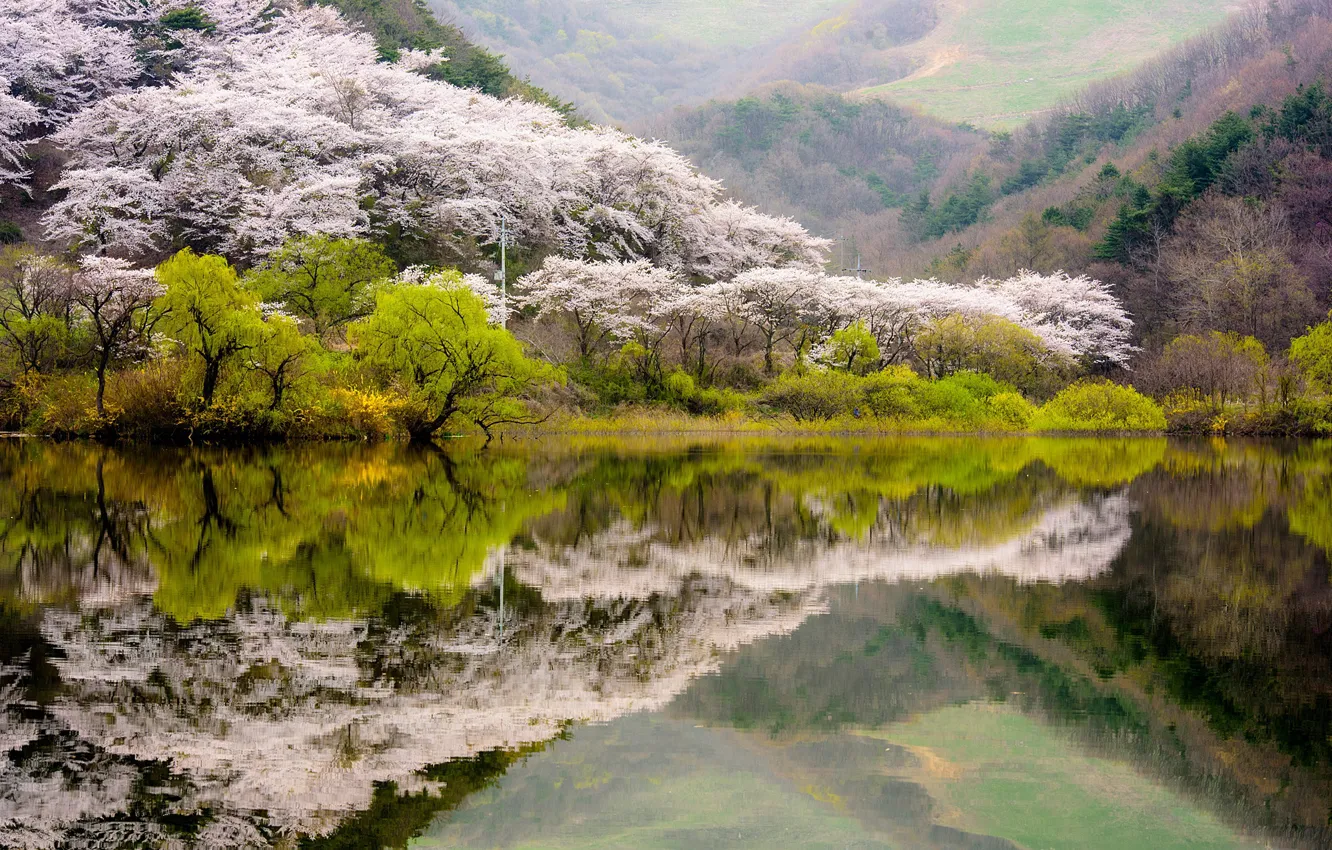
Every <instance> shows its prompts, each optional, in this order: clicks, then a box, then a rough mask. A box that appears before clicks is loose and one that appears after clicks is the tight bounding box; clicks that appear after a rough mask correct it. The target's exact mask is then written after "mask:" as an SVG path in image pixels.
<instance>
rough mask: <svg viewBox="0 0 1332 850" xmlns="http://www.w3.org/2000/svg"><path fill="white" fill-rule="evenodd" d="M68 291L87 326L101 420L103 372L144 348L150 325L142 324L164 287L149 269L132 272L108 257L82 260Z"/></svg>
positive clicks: (103, 387) (104, 374)
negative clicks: (86, 319) (91, 337)
mask: <svg viewBox="0 0 1332 850" xmlns="http://www.w3.org/2000/svg"><path fill="white" fill-rule="evenodd" d="M70 292H71V299H72V300H73V302H74V303H75V304H76V305H78V307H79V308H81V309H82V311H83V312H84V313H85V314H86V315H87V318H88V324H89V325H90V326H91V330H92V335H93V341H94V345H93V362H94V366H95V368H96V370H97V415H98V416H99V417H100V416H104V415H105V414H106V401H105V400H106V374H107V370H108V369H109V368H110V366H111V364H112V362H114V361H115V360H117V359H121V358H124V357H127V356H131V355H133V354H136V353H141V352H143V351H144V350H146V348H147V344H148V342H149V337H150V336H151V327H150V325H149V324H148V323H147V322H146V321H144V320H145V318H146V316H147V313H148V310H149V308H150V307H152V305H153V300H154V299H156V298H158V297H159V296H160V295H161V294H162V292H163V289H162V286H161V285H160V284H159V283H158V282H157V278H156V276H155V275H154V274H153V271H152V269H135V268H133V267H132V266H131V264H130V263H129V262H128V261H126V260H120V259H115V258H111V257H85V258H84V259H83V262H82V264H81V267H80V269H79V271H78V272H77V273H76V274H75V275H74V276H73V278H72V282H71V286H70Z"/></svg>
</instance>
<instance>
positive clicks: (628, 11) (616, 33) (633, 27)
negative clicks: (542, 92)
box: [432, 0, 1242, 127]
mask: <svg viewBox="0 0 1332 850" xmlns="http://www.w3.org/2000/svg"><path fill="white" fill-rule="evenodd" d="M432 3H433V8H435V9H436V10H437V11H439V12H441V13H442V14H443V16H444V17H446V18H447V19H450V20H453V21H455V22H456V23H457V24H458V25H459V26H461V27H462V28H463V29H464V30H465V31H466V32H467V33H468V34H469V35H470V36H472V37H473V38H475V39H477V40H479V41H480V42H481V43H482V44H485V45H486V46H487V47H489V48H490V49H492V50H495V51H496V52H499V53H502V54H504V55H505V56H506V58H507V59H508V60H509V61H510V62H512V63H513V65H514V67H515V68H517V69H518V70H519V71H520V72H521V73H523V74H527V75H530V76H531V77H532V78H533V79H537V80H540V81H541V82H542V84H543V85H545V86H547V87H548V88H549V89H550V90H551V91H554V92H555V93H557V94H558V95H560V96H561V97H564V98H567V99H570V100H573V101H575V102H576V103H578V104H579V106H580V107H582V108H584V109H585V110H586V112H587V114H588V115H589V116H591V117H593V118H595V119H596V120H603V121H617V122H632V121H637V120H645V119H651V118H652V117H654V116H656V115H659V114H660V113H662V112H664V111H666V110H669V109H670V108H672V107H675V106H678V105H682V104H689V103H697V102H701V101H703V100H706V99H708V98H715V97H722V98H725V97H736V96H740V95H744V94H748V93H749V92H751V91H752V90H753V89H755V88H758V87H761V86H764V85H766V84H769V83H774V82H780V81H789V82H796V83H814V84H819V85H824V86H829V87H831V88H834V89H836V90H838V91H843V92H857V93H864V94H871V95H876V94H884V93H887V94H890V95H892V97H893V99H894V100H895V101H899V102H903V103H909V104H912V105H916V106H918V107H919V108H921V109H922V110H924V111H926V112H928V113H931V114H935V115H938V116H941V117H943V118H946V119H948V120H952V121H964V120H965V121H971V122H972V123H975V124H978V125H982V126H987V127H997V126H1014V125H1016V124H1017V123H1020V121H1021V120H1022V119H1023V117H1025V116H1028V115H1031V114H1035V113H1039V112H1042V111H1044V110H1047V109H1049V108H1051V107H1053V106H1054V105H1055V104H1056V103H1057V102H1058V101H1059V99H1060V98H1061V97H1063V96H1065V95H1067V94H1069V93H1071V92H1073V91H1075V90H1077V89H1078V88H1079V87H1080V86H1082V85H1085V84H1086V83H1088V82H1091V81H1094V80H1097V79H1103V78H1105V77H1107V76H1111V75H1114V74H1116V73H1120V72H1123V71H1126V70H1128V69H1130V68H1132V67H1134V66H1135V65H1137V64H1139V63H1140V62H1142V61H1144V60H1146V59H1148V58H1151V57H1152V56H1154V55H1156V54H1158V53H1159V52H1161V51H1162V50H1164V49H1167V48H1168V47H1170V46H1171V45H1173V44H1176V43H1178V42H1179V41H1181V40H1183V39H1185V38H1187V37H1189V36H1191V35H1194V34H1196V33H1198V32H1200V31H1201V30H1203V29H1205V28H1206V27H1207V26H1209V25H1211V24H1215V23H1218V22H1220V21H1221V20H1222V19H1223V18H1224V17H1225V15H1226V14H1227V13H1228V12H1230V11H1233V10H1235V9H1237V8H1239V7H1240V6H1241V5H1242V4H1241V3H1240V2H1238V0H1167V2H1165V3H1150V2H1147V0H1121V2H1116V3H1111V4H1106V3H1098V2H1093V0H1073V2H1065V3H1052V2H1048V0H1041V2H1034V3H1033V2H1031V0H800V2H792V3H777V2H771V0H732V2H726V3H706V2H700V0H633V1H632V2H631V0H587V1H586V2H575V0H550V2H542V3H530V2H524V0H432Z"/></svg>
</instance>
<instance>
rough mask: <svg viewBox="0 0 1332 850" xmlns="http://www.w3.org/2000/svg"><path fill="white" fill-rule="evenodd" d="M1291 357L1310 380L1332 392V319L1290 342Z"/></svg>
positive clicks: (1324, 390)
mask: <svg viewBox="0 0 1332 850" xmlns="http://www.w3.org/2000/svg"><path fill="white" fill-rule="evenodd" d="M1290 359H1291V360H1294V361H1295V363H1296V364H1297V365H1298V366H1299V367H1300V371H1301V372H1303V373H1304V375H1305V377H1307V378H1308V379H1309V380H1310V381H1312V382H1314V383H1315V384H1317V385H1318V386H1319V387H1321V388H1322V390H1323V392H1326V393H1332V321H1327V322H1323V323H1322V324H1321V325H1318V326H1316V327H1312V328H1310V329H1309V332H1308V333H1306V334H1305V335H1304V336H1301V337H1296V338H1295V339H1293V340H1291V342H1290Z"/></svg>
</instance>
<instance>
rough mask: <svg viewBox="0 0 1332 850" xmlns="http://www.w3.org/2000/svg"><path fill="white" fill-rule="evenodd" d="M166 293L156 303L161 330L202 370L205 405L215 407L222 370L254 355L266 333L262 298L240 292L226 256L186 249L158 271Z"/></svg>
mask: <svg viewBox="0 0 1332 850" xmlns="http://www.w3.org/2000/svg"><path fill="white" fill-rule="evenodd" d="M157 279H158V282H159V283H161V284H162V286H163V287H165V289H166V291H165V293H164V294H163V295H162V297H161V298H158V299H157V301H156V303H155V304H154V307H155V309H156V310H157V311H158V313H159V314H160V316H161V318H160V319H159V321H158V325H157V328H158V330H160V331H161V332H162V333H163V334H165V335H166V337H167V338H168V339H171V340H174V341H175V343H176V344H177V346H179V347H180V349H181V350H182V351H183V352H184V354H185V355H186V356H187V357H188V358H189V359H191V360H197V361H198V362H199V364H200V365H201V366H202V368H203V391H202V393H201V397H202V399H203V403H204V406H205V407H206V406H208V405H210V404H212V403H213V395H214V394H215V393H216V391H217V382H218V379H219V378H220V377H221V375H222V369H223V367H224V366H227V365H228V364H230V363H231V362H232V361H234V360H236V359H237V358H238V357H239V356H240V355H241V354H243V353H244V352H247V351H249V350H250V349H251V348H252V347H253V346H254V344H255V342H256V341H257V340H258V339H259V337H260V336H261V334H262V331H263V328H264V320H263V314H262V313H260V311H259V303H258V299H257V298H255V296H254V295H252V294H250V293H249V292H247V291H246V290H245V289H244V288H242V287H241V285H240V283H239V281H237V279H236V271H235V269H233V268H232V267H231V266H230V265H228V264H227V261H226V260H225V259H223V258H222V257H218V256H215V255H211V254H205V255H203V256H199V255H198V254H196V253H194V252H193V251H191V250H190V249H189V248H186V249H184V250H183V251H181V252H180V253H178V254H176V255H175V256H173V257H172V258H171V259H169V260H167V261H166V262H164V263H162V265H160V266H158V267H157Z"/></svg>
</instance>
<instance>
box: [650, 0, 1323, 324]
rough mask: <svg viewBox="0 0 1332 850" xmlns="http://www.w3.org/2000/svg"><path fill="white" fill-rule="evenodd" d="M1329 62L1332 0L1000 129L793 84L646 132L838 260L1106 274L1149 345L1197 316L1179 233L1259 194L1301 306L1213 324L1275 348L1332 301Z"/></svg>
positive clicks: (1262, 16) (1212, 39) (956, 276)
mask: <svg viewBox="0 0 1332 850" xmlns="http://www.w3.org/2000/svg"><path fill="white" fill-rule="evenodd" d="M1330 69H1332V4H1329V3H1327V2H1325V0H1285V2H1280V3H1276V4H1272V5H1271V6H1270V7H1268V8H1266V9H1265V10H1263V11H1262V12H1261V13H1259V12H1250V13H1244V14H1240V15H1237V16H1234V17H1232V18H1231V19H1229V20H1228V22H1227V23H1225V24H1223V25H1221V26H1219V27H1217V28H1214V29H1211V30H1209V31H1207V32H1206V33H1204V34H1202V35H1200V36H1198V37H1197V38H1195V39H1192V40H1190V41H1188V42H1186V43H1184V44H1182V45H1179V46H1177V47H1176V48H1173V49H1171V50H1170V51H1167V52H1166V53H1164V54H1162V55H1161V56H1159V57H1157V58H1155V59H1153V60H1152V61H1150V62H1148V63H1145V64H1144V65H1142V66H1141V67H1140V68H1138V69H1137V70H1135V71H1134V72H1132V73H1130V74H1126V75H1122V76H1119V77H1114V78H1111V79H1109V80H1106V81H1103V82H1101V83H1098V84H1096V85H1094V86H1091V87H1088V88H1085V89H1084V90H1082V91H1081V92H1080V93H1078V94H1076V95H1074V96H1072V97H1070V98H1068V99H1066V100H1065V101H1064V102H1063V103H1061V104H1060V105H1059V106H1058V107H1057V108H1056V109H1055V110H1053V111H1052V112H1051V113H1050V114H1048V115H1046V116H1044V117H1042V118H1040V119H1038V120H1035V121H1033V122H1030V123H1028V124H1027V125H1025V126H1023V127H1021V128H1019V129H1017V130H1014V131H1011V132H1010V131H992V132H981V131H977V130H975V129H973V128H971V127H968V126H965V125H957V124H949V123H946V122H944V121H941V120H939V119H935V118H931V117H928V116H924V115H922V114H920V113H918V112H915V111H913V110H911V109H910V108H908V107H906V106H895V105H891V104H889V103H884V102H881V101H877V100H861V99H857V98H853V97H851V96H848V95H845V94H840V93H837V92H835V91H831V90H829V89H826V88H820V87H813V86H795V85H790V84H785V85H776V86H769V87H766V88H763V89H760V90H758V91H756V92H755V93H753V94H752V95H751V96H749V97H746V98H742V99H739V100H733V101H713V102H710V103H708V104H707V105H705V106H702V107H698V108H681V109H678V110H676V111H674V112H672V113H671V114H670V115H668V116H666V117H665V118H662V119H660V120H658V121H656V122H653V123H652V124H651V125H650V134H651V135H654V136H657V137H661V138H665V139H669V140H671V141H672V143H673V144H674V145H675V146H676V147H677V148H678V149H680V150H681V151H682V152H684V153H685V154H686V155H688V156H690V157H691V158H692V159H693V160H694V161H695V162H697V163H699V164H700V165H701V166H702V167H704V168H706V170H707V171H708V172H709V173H710V174H713V175H715V176H717V177H719V178H721V179H722V180H723V181H724V182H725V183H726V184H727V186H728V187H729V188H730V189H731V190H732V191H733V192H735V193H736V194H737V195H738V196H740V197H741V198H743V199H744V200H746V201H748V202H751V203H758V204H761V205H763V206H764V207H765V208H768V209H772V210H780V211H782V212H784V213H786V214H788V215H793V216H795V217H797V218H798V219H800V220H802V221H804V222H805V223H807V224H808V225H809V226H811V227H813V228H814V229H815V230H816V231H818V232H821V233H823V234H824V235H827V236H831V237H837V238H842V240H843V244H842V248H841V250H840V252H838V253H836V254H835V255H834V260H835V261H842V260H845V261H846V262H848V263H849V262H854V259H855V255H856V252H860V253H861V254H862V255H863V257H864V260H865V263H866V264H867V265H868V266H869V267H870V268H871V269H872V270H873V272H874V274H875V276H877V277H881V278H883V277H891V276H896V275H913V274H929V275H938V276H940V277H943V278H947V279H952V280H971V279H975V278H976V277H979V276H982V275H990V276H996V277H1003V276H1006V275H1011V274H1013V273H1014V272H1015V270H1017V269H1020V268H1023V267H1031V268H1034V269H1036V270H1046V271H1050V270H1054V269H1068V270H1075V271H1079V272H1089V273H1091V274H1093V275H1095V276H1097V277H1100V278H1103V279H1106V280H1113V281H1116V282H1117V284H1118V285H1119V286H1120V291H1121V293H1122V294H1123V295H1124V297H1125V298H1126V300H1127V302H1128V304H1129V306H1130V309H1131V310H1132V312H1133V313H1134V314H1135V316H1136V317H1137V318H1138V319H1139V328H1140V330H1141V331H1142V333H1143V335H1144V339H1145V340H1146V341H1148V342H1150V341H1152V340H1158V341H1163V340H1165V339H1168V338H1169V337H1170V336H1171V335H1172V334H1173V333H1175V332H1177V331H1178V330H1179V329H1180V328H1181V327H1187V326H1189V322H1188V321H1186V320H1185V318H1184V317H1183V316H1181V315H1180V313H1179V310H1180V309H1182V307H1181V305H1179V304H1178V303H1174V302H1173V301H1171V299H1169V298H1166V293H1168V292H1175V291H1180V290H1181V288H1182V286H1181V285H1182V282H1183V281H1184V280H1185V278H1192V277H1196V276H1198V275H1199V274H1201V270H1200V269H1199V268H1198V267H1196V266H1195V267H1193V268H1192V270H1191V271H1190V270H1187V269H1186V268H1185V266H1184V262H1185V260H1184V258H1185V257H1186V256H1188V257H1193V254H1190V253H1189V252H1185V251H1184V250H1183V248H1184V246H1185V243H1190V244H1197V242H1198V237H1199V234H1200V233H1202V232H1210V231H1212V230H1214V228H1213V227H1212V225H1218V226H1219V222H1220V221H1221V220H1223V219H1224V218H1225V217H1226V216H1227V215H1229V213H1228V212H1227V210H1229V209H1230V207H1231V206H1233V204H1234V203H1237V202H1241V201H1243V202H1245V203H1249V204H1251V205H1257V206H1254V207H1253V208H1254V209H1256V208H1259V207H1261V208H1262V209H1264V210H1266V214H1267V215H1268V216H1269V217H1270V219H1269V223H1270V224H1271V225H1272V226H1271V227H1269V229H1268V232H1269V235H1271V237H1272V239H1276V240H1277V241H1278V242H1281V241H1282V240H1285V241H1287V242H1290V243H1291V244H1281V245H1276V244H1271V245H1266V247H1265V248H1264V250H1267V249H1269V248H1270V249H1271V250H1270V251H1269V252H1268V253H1269V254H1270V255H1271V256H1272V257H1273V258H1275V259H1274V260H1273V262H1274V263H1275V265H1274V267H1273V268H1277V269H1284V270H1291V269H1294V270H1295V272H1296V273H1295V274H1294V278H1293V279H1294V280H1296V283H1295V284H1293V286H1294V289H1293V290H1289V294H1290V295H1291V297H1292V298H1293V300H1283V301H1282V303H1281V305H1279V306H1280V309H1277V307H1271V308H1270V309H1266V310H1264V311H1263V312H1264V314H1265V315H1267V316H1269V317H1272V321H1271V323H1270V325H1271V326H1270V327H1265V328H1260V327H1257V326H1255V325H1253V324H1252V323H1250V326H1248V327H1244V328H1241V327H1239V326H1235V327H1233V328H1230V325H1229V324H1227V323H1226V322H1220V324H1222V325H1226V326H1227V327H1228V328H1230V329H1233V330H1236V331H1241V330H1242V331H1243V332H1244V333H1245V334H1254V335H1257V336H1259V337H1260V338H1263V339H1264V340H1265V341H1267V342H1268V343H1269V344H1275V345H1280V344H1282V343H1283V340H1284V339H1286V338H1288V336H1289V334H1290V333H1291V332H1294V331H1298V330H1299V329H1301V328H1302V327H1303V326H1304V323H1306V322H1309V321H1315V320H1317V319H1318V318H1319V317H1320V316H1321V315H1323V313H1325V312H1326V310H1327V306H1328V293H1327V292H1326V287H1325V286H1324V285H1323V284H1322V283H1320V282H1321V281H1324V280H1326V278H1327V274H1326V269H1325V266H1324V265H1323V263H1324V261H1323V260H1322V259H1320V258H1322V257H1325V256H1332V243H1330V242H1328V240H1327V238H1326V236H1325V231H1326V230H1327V226H1326V225H1325V224H1323V223H1324V222H1327V221H1332V208H1327V205H1326V204H1324V203H1323V201H1322V200H1321V198H1322V195H1321V194H1320V190H1319V189H1318V188H1317V187H1318V186H1321V185H1322V184H1321V183H1320V182H1319V181H1321V180H1322V179H1323V178H1322V177H1320V176H1318V175H1321V174H1322V173H1323V169H1324V168H1325V167H1326V163H1327V160H1325V159H1324V158H1325V157H1329V156H1330V155H1332V148H1329V146H1328V145H1326V144H1325V143H1324V142H1323V141H1322V139H1323V138H1324V137H1323V136H1322V135H1321V134H1323V133H1324V132H1325V129H1324V124H1323V123H1322V122H1324V121H1325V120H1326V117H1325V115H1326V110H1328V108H1329V107H1328V104H1327V99H1326V97H1325V96H1324V94H1323V89H1320V88H1318V87H1316V85H1315V84H1316V83H1318V82H1319V81H1320V80H1326V79H1327V78H1328V73H1329V70H1330ZM1241 218H1243V217H1241ZM1177 232H1179V233H1181V234H1184V235H1179V236H1175V235H1174V234H1176V233H1177ZM1214 235H1215V234H1214ZM1278 237H1280V238H1279V239H1278ZM1172 238H1173V241H1172ZM1217 238H1218V239H1219V238H1221V237H1220V236H1218V237H1217ZM1253 238H1255V239H1256V238H1257V236H1254V237H1253ZM1292 240H1293V241H1292ZM1269 241H1270V240H1269ZM1250 247H1251V248H1252V247H1253V246H1252V245H1250ZM1196 259H1197V258H1196V257H1194V259H1193V260H1190V261H1189V262H1194V260H1196ZM1213 259H1216V258H1213ZM1170 269H1173V271H1170ZM1172 276H1173V277H1172ZM1277 279H1279V280H1282V281H1287V280H1289V279H1292V278H1288V277H1287V276H1285V273H1284V272H1282V273H1281V274H1275V275H1274V277H1273V280H1277ZM1277 289H1278V290H1279V289H1281V287H1277ZM1167 302H1170V303H1167ZM1296 305H1298V306H1296ZM1277 314H1281V318H1280V319H1277V318H1275V316H1276V315H1277Z"/></svg>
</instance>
